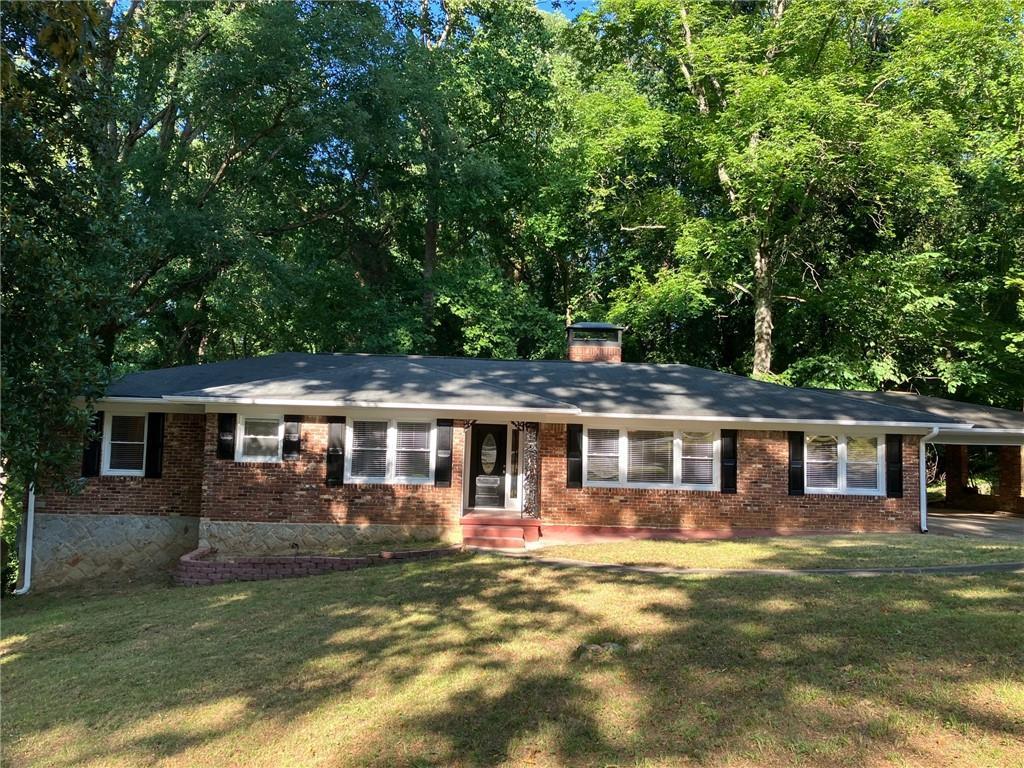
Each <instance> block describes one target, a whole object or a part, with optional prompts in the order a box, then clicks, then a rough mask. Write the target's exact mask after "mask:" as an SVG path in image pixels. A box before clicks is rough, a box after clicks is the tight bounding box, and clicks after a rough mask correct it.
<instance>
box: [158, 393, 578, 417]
mask: <svg viewBox="0 0 1024 768" xmlns="http://www.w3.org/2000/svg"><path fill="white" fill-rule="evenodd" d="M164 401H166V402H172V403H194V404H197V405H267V406H288V407H294V408H303V407H306V408H375V409H383V410H407V411H453V412H459V413H466V412H468V413H512V414H515V413H531V414H532V413H536V414H558V415H564V416H570V415H571V416H576V415H578V414H579V409H577V408H524V407H520V406H499V405H457V404H448V403H421V402H415V401H409V402H399V403H389V402H367V401H364V400H308V399H302V400H295V399H292V398H274V397H193V396H185V395H168V396H166V397H165V398H164Z"/></svg>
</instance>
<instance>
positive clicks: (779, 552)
mask: <svg viewBox="0 0 1024 768" xmlns="http://www.w3.org/2000/svg"><path fill="white" fill-rule="evenodd" d="M542 554H543V556H551V557H565V558H571V559H574V560H586V561H588V562H593V563H623V564H626V565H667V566H673V567H676V568H871V567H876V568H884V567H888V566H903V565H907V566H927V565H967V564H971V563H1007V562H1024V542H1016V541H1009V540H993V539H980V538H958V537H954V536H934V535H931V536H929V535H921V534H914V533H909V534H898V533H888V534H870V535H869V534H863V535H862V534H847V535H841V536H800V537H795V536H794V537H790V536H779V537H775V538H762V539H732V540H716V541H618V542H611V543H599V544H571V545H565V546H554V547H545V548H544V550H543V552H542Z"/></svg>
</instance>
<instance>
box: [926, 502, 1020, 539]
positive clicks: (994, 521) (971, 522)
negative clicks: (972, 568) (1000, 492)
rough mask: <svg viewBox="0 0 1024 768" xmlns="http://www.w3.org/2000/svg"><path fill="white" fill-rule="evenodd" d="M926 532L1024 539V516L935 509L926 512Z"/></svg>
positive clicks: (941, 534)
mask: <svg viewBox="0 0 1024 768" xmlns="http://www.w3.org/2000/svg"><path fill="white" fill-rule="evenodd" d="M928 532H929V533H933V534H938V535H939V536H982V537H985V538H993V539H1016V540H1017V541H1024V517H1020V516H1015V515H1011V514H1009V513H1007V512H992V513H989V514H984V513H981V514H979V513H974V512H940V511H938V510H936V511H935V512H929V513H928Z"/></svg>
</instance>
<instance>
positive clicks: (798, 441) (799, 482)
mask: <svg viewBox="0 0 1024 768" xmlns="http://www.w3.org/2000/svg"><path fill="white" fill-rule="evenodd" d="M789 495H790V496H803V495H804V433H803V432H790V433H789Z"/></svg>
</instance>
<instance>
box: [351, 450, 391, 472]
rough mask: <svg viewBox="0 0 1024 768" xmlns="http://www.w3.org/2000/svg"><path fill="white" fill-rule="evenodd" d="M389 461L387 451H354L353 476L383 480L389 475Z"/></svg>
mask: <svg viewBox="0 0 1024 768" xmlns="http://www.w3.org/2000/svg"><path fill="white" fill-rule="evenodd" d="M387 460H388V455H387V451H384V450H380V449H373V450H353V451H352V474H353V475H355V476H356V477H379V478H383V477H384V475H385V474H386V473H387V466H388V463H387Z"/></svg>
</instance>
